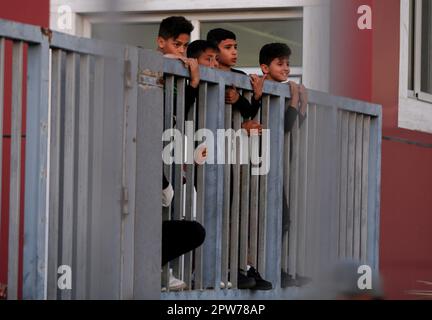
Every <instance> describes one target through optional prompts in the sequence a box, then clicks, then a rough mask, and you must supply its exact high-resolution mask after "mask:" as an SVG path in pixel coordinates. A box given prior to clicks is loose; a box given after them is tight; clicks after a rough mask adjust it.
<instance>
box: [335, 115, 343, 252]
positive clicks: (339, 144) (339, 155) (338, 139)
mask: <svg viewBox="0 0 432 320" xmlns="http://www.w3.org/2000/svg"><path fill="white" fill-rule="evenodd" d="M342 115H343V112H342V110H340V109H338V108H336V109H335V116H336V119H337V128H336V139H335V142H334V146H335V150H336V151H335V154H334V156H335V161H334V166H332V169H333V170H334V172H335V174H334V175H335V180H334V183H335V186H336V187H335V192H336V194H335V199H336V200H335V201H336V202H335V208H334V212H333V217H334V220H333V221H334V223H333V224H332V225H333V227H334V229H333V231H332V239H333V241H334V250H333V251H332V252H333V254H334V256H333V258H334V259H335V260H337V259H339V257H340V238H339V235H340V230H341V226H340V221H341V212H340V206H341V193H342V190H341V179H342V178H341V165H342V162H341V160H342V140H343V137H342Z"/></svg>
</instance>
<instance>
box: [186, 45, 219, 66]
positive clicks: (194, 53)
mask: <svg viewBox="0 0 432 320" xmlns="http://www.w3.org/2000/svg"><path fill="white" fill-rule="evenodd" d="M187 57H188V58H191V59H197V61H198V64H199V65H203V66H206V67H209V68H218V67H219V62H218V59H219V48H218V47H217V46H216V45H215V44H214V43H212V42H210V41H206V40H195V41H194V42H191V43H190V44H189V46H188V48H187Z"/></svg>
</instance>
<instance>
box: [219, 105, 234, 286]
mask: <svg viewBox="0 0 432 320" xmlns="http://www.w3.org/2000/svg"><path fill="white" fill-rule="evenodd" d="M224 114H225V119H224V120H225V130H229V129H231V123H232V108H231V106H230V105H225V106H224ZM231 143H232V141H229V142H228V143H226V139H225V166H224V197H223V203H224V208H223V218H222V268H221V274H222V275H221V281H222V282H223V284H224V286H225V288H226V289H227V288H228V270H229V265H228V262H229V254H230V245H229V244H230V208H231V159H232V158H231V152H232V149H231Z"/></svg>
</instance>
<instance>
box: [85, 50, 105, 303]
mask: <svg viewBox="0 0 432 320" xmlns="http://www.w3.org/2000/svg"><path fill="white" fill-rule="evenodd" d="M94 73H95V77H94V83H95V86H94V87H95V88H94V102H93V103H94V104H93V108H92V116H91V118H92V127H93V130H92V133H91V134H92V139H91V140H92V141H91V146H92V152H91V156H92V164H91V166H92V169H91V172H92V176H91V180H92V186H91V189H92V191H91V194H92V199H91V215H90V217H89V219H91V222H90V228H91V229H90V241H91V255H90V261H89V263H90V266H91V269H90V283H89V291H90V297H89V298H91V299H95V298H97V297H98V296H100V291H101V289H100V287H101V286H102V284H101V283H100V281H99V280H98V277H99V276H100V270H101V268H102V266H103V262H102V261H100V260H101V259H99V258H98V255H99V254H100V252H101V250H102V244H101V239H100V235H99V234H98V230H100V229H99V224H100V221H101V217H102V212H101V211H102V190H101V186H102V166H101V163H102V161H103V145H102V140H103V135H104V130H103V114H104V102H105V99H104V95H105V86H104V79H105V60H104V59H103V58H102V57H97V58H96V61H95V72H94Z"/></svg>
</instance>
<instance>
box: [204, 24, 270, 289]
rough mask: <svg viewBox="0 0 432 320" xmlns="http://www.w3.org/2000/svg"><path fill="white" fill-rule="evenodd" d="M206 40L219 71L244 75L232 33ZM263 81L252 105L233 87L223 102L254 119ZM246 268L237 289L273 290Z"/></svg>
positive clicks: (254, 125)
mask: <svg viewBox="0 0 432 320" xmlns="http://www.w3.org/2000/svg"><path fill="white" fill-rule="evenodd" d="M207 40H208V41H210V42H212V43H214V44H216V45H217V46H218V48H219V69H221V70H224V71H231V72H237V73H241V74H244V75H246V73H244V72H243V71H240V70H236V69H234V68H233V67H234V66H235V65H236V63H237V58H238V52H237V40H236V36H235V34H234V33H233V32H231V31H229V30H225V29H221V28H217V29H213V30H210V31H209V32H208V33H207ZM264 79H265V78H263V79H262V80H258V81H256V83H255V86H254V84H253V83H252V86H253V88H254V95H253V98H252V103H249V101H248V100H247V99H246V98H245V97H243V96H242V95H240V94H239V93H238V91H237V90H236V88H235V87H234V86H232V87H231V88H228V89H227V90H226V91H225V102H226V103H227V104H231V105H232V106H233V108H234V109H238V110H239V111H240V113H241V115H242V116H243V118H245V119H249V118H254V117H255V115H256V114H257V113H258V110H259V108H260V107H261V96H262V84H263V82H264ZM260 88H261V90H260ZM242 128H243V129H245V130H246V131H247V132H248V133H249V134H250V130H252V129H255V130H258V132H261V130H262V126H261V124H260V123H259V122H257V121H254V120H246V121H245V122H243V123H242ZM247 268H248V269H247V270H241V269H239V270H238V279H237V287H238V288H239V289H251V290H271V289H272V288H273V285H272V283H271V282H269V281H267V280H264V279H263V278H262V277H261V275H260V274H259V272H258V271H257V270H256V269H255V268H254V267H253V266H250V265H248V266H247Z"/></svg>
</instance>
